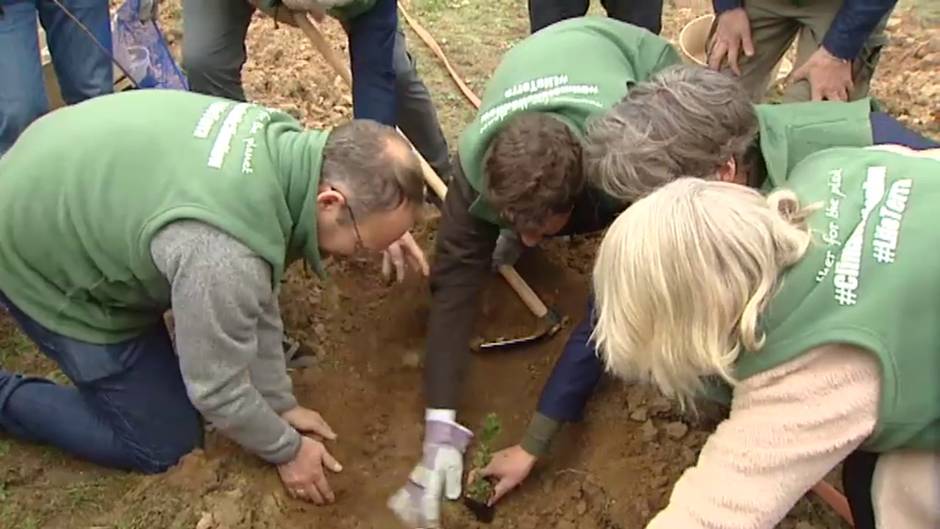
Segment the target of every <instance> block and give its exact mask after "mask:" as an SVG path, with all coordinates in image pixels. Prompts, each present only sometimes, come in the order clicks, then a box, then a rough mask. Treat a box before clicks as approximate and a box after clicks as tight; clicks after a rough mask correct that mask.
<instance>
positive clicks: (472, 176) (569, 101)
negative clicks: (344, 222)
mask: <svg viewBox="0 0 940 529" xmlns="http://www.w3.org/2000/svg"><path fill="white" fill-rule="evenodd" d="M679 62H681V59H680V58H679V55H678V54H677V53H676V51H675V49H673V47H672V46H671V45H670V44H669V42H667V41H666V40H664V39H662V38H660V37H658V36H656V35H654V34H653V33H650V32H649V31H647V30H645V29H642V28H638V27H636V26H631V25H629V24H625V23H623V22H620V21H617V20H614V19H612V18H607V17H583V18H576V19H571V20H566V21H563V22H559V23H556V24H552V25H551V26H549V27H547V28H545V29H543V30H541V31H539V32H537V33H535V34H533V35H531V36H529V37H527V38H526V39H525V40H523V41H522V42H520V43H518V44H516V45H515V46H514V47H513V48H512V49H511V50H509V52H508V53H506V55H505V56H504V57H503V60H502V62H501V63H500V64H499V66H498V67H497V68H496V71H495V72H494V73H493V76H492V77H491V78H490V81H489V82H488V83H487V85H486V90H485V91H484V93H483V99H482V104H481V105H480V110H479V112H478V113H477V116H476V119H474V121H473V122H472V123H471V124H470V125H469V126H468V127H467V128H466V129H465V130H464V132H463V134H462V135H461V138H460V144H459V147H458V152H459V155H460V164H461V167H462V169H463V172H464V175H465V176H466V178H467V180H468V182H469V183H470V185H471V186H472V187H473V188H474V190H476V191H477V193H479V194H480V196H479V197H478V198H477V200H476V201H475V202H474V203H473V204H472V205H471V207H470V212H471V213H472V214H473V215H474V216H476V217H478V218H480V219H482V220H485V221H487V222H489V223H491V224H501V221H500V219H499V216H498V215H497V213H496V212H495V211H493V208H492V207H491V206H490V205H489V204H487V202H486V200H485V199H484V198H483V189H484V186H485V183H484V177H483V159H484V157H485V156H486V152H487V149H488V148H489V145H490V142H491V141H492V140H493V137H494V136H495V135H496V134H497V133H498V132H499V131H500V130H501V129H502V128H503V126H505V124H506V123H507V122H508V121H509V120H510V119H511V118H512V117H513V116H515V115H517V114H520V113H523V112H545V113H548V114H551V115H552V116H553V117H555V118H556V119H559V120H561V121H562V122H564V123H565V124H567V125H568V126H569V127H570V128H571V130H572V132H574V133H575V134H576V135H577V136H578V137H583V136H584V132H585V128H586V126H587V123H588V120H589V119H590V118H591V117H593V116H597V115H599V114H602V113H603V112H606V111H607V110H608V109H610V108H611V107H612V106H613V105H614V104H616V103H618V102H619V101H620V100H621V99H623V96H624V95H626V93H627V90H628V89H629V86H630V85H632V84H635V83H637V82H640V81H644V80H646V79H648V78H649V77H650V76H651V75H652V74H654V73H656V72H657V71H659V70H661V69H663V68H665V67H666V66H669V65H672V64H678V63H679Z"/></svg>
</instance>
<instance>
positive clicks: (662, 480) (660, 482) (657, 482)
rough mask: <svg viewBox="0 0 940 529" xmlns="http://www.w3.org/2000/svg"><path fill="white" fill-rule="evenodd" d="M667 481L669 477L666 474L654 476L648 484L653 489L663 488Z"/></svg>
mask: <svg viewBox="0 0 940 529" xmlns="http://www.w3.org/2000/svg"><path fill="white" fill-rule="evenodd" d="M668 483H669V478H668V477H666V476H656V477H654V478H653V479H651V480H650V485H651V486H652V488H653V489H662V488H665V487H666V485H667V484H668Z"/></svg>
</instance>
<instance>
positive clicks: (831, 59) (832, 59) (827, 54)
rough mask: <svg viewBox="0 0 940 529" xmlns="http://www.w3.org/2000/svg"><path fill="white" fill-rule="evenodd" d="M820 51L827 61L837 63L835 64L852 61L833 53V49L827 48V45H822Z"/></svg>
mask: <svg viewBox="0 0 940 529" xmlns="http://www.w3.org/2000/svg"><path fill="white" fill-rule="evenodd" d="M819 52H820V53H821V54H822V56H823V57H824V58H825V59H826V60H827V61H829V62H832V63H835V64H849V63H851V62H852V61H851V60H849V59H843V58H842V57H839V56H838V55H836V54H834V53H832V52H831V51H829V50H828V49H826V47H825V46H820V47H819Z"/></svg>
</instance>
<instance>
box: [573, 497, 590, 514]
mask: <svg viewBox="0 0 940 529" xmlns="http://www.w3.org/2000/svg"><path fill="white" fill-rule="evenodd" d="M587 508H588V507H587V502H586V501H584V500H581V501H579V502H578V505H577V506H576V507H575V509H574V510H575V512H576V513H578V516H584V513H586V512H587Z"/></svg>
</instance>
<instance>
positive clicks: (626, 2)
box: [529, 0, 663, 35]
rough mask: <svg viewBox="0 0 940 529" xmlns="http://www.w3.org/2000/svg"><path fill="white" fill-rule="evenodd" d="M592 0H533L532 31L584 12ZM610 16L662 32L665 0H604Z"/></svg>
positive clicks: (602, 2)
mask: <svg viewBox="0 0 940 529" xmlns="http://www.w3.org/2000/svg"><path fill="white" fill-rule="evenodd" d="M590 3H591V0H529V27H530V29H531V31H532V33H535V32H536V31H538V30H540V29H542V28H544V27H545V26H549V25H551V24H554V23H555V22H559V21H561V20H565V19H568V18H575V17H580V16H584V15H585V13H587V10H588V6H589V5H590ZM601 5H603V6H604V9H605V10H606V11H607V16H609V17H610V18H616V19H617V20H620V21H621V22H627V23H629V24H633V25H634V26H640V27H641V28H646V29H648V30H650V31H652V32H653V33H655V34H657V35H659V32H660V30H661V29H662V15H663V0H601Z"/></svg>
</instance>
